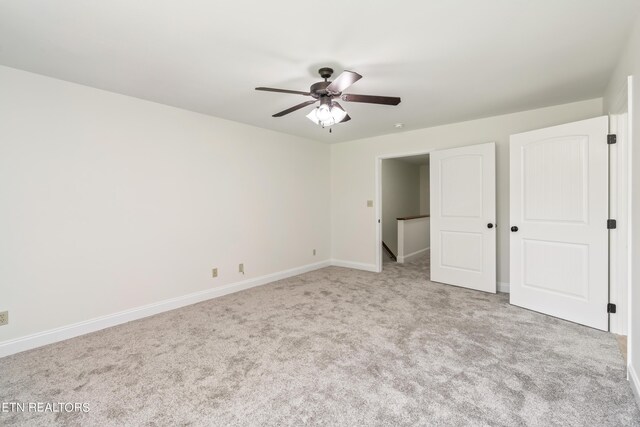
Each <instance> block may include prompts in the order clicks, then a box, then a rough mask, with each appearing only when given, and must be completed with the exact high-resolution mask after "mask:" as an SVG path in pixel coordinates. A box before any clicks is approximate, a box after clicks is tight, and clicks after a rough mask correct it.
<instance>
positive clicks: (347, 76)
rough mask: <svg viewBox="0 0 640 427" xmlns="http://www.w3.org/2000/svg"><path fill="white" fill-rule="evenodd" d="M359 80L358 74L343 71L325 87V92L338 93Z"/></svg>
mask: <svg viewBox="0 0 640 427" xmlns="http://www.w3.org/2000/svg"><path fill="white" fill-rule="evenodd" d="M361 78H362V76H361V75H360V74H358V73H354V72H353V71H346V70H345V71H343V72H342V74H340V75H339V76H338V77H337V78H336V79H335V80H334V81H332V82H331V84H330V85H329V86H327V91H328V92H333V93H340V92H342V91H344V90H345V89H346V88H348V87H349V86H351V85H352V84H354V83H355V82H357V81H358V80H360V79H361Z"/></svg>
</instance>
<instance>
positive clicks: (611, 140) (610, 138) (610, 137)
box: [607, 133, 618, 144]
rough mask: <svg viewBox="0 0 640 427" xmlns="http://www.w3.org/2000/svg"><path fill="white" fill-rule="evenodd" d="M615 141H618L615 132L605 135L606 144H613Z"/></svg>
mask: <svg viewBox="0 0 640 427" xmlns="http://www.w3.org/2000/svg"><path fill="white" fill-rule="evenodd" d="M616 142H618V137H617V136H616V134H615V133H610V134H609V135H607V144H615V143H616Z"/></svg>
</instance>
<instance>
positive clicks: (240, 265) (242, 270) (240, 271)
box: [238, 263, 244, 274]
mask: <svg viewBox="0 0 640 427" xmlns="http://www.w3.org/2000/svg"><path fill="white" fill-rule="evenodd" d="M238 273H242V274H244V263H240V264H238Z"/></svg>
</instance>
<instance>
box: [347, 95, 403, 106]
mask: <svg viewBox="0 0 640 427" xmlns="http://www.w3.org/2000/svg"><path fill="white" fill-rule="evenodd" d="M340 99H342V100H343V101H347V102H366V103H368V104H383V105H398V104H400V98H398V97H395V96H375V95H356V94H353V93H346V94H344V95H342V96H341V97H340Z"/></svg>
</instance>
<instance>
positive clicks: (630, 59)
mask: <svg viewBox="0 0 640 427" xmlns="http://www.w3.org/2000/svg"><path fill="white" fill-rule="evenodd" d="M629 75H631V76H633V89H634V90H633V96H632V104H633V111H632V114H631V117H630V121H631V123H632V129H633V135H632V140H631V147H632V148H631V149H632V157H631V162H632V166H631V168H632V177H631V185H632V194H631V211H632V215H631V224H630V226H631V245H632V249H631V259H632V260H633V261H635V262H632V263H631V265H632V267H631V295H630V302H631V304H630V307H631V312H630V318H631V322H630V324H631V331H630V335H631V336H630V346H629V353H630V356H631V357H630V358H629V365H630V369H629V371H630V372H629V373H630V377H631V378H632V380H633V382H634V384H635V387H636V388H635V391H636V392H637V391H638V388H640V378H639V376H640V264H639V263H638V262H637V260H638V259H639V258H638V256H639V254H640V111H639V109H640V16H639V17H638V18H637V19H636V23H635V25H634V28H633V31H632V33H631V35H630V37H629V41H628V43H627V46H626V47H625V49H624V51H623V53H622V56H621V58H620V62H619V63H618V65H617V67H616V70H615V71H614V73H613V76H612V78H611V82H610V83H609V86H608V88H607V92H606V95H605V110H606V111H609V108H610V104H611V102H612V101H613V100H614V98H615V96H616V94H617V92H618V91H619V90H620V87H622V85H623V83H624V82H625V80H626V79H627V76H629ZM636 397H638V398H639V401H640V396H639V395H638V394H636Z"/></svg>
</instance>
